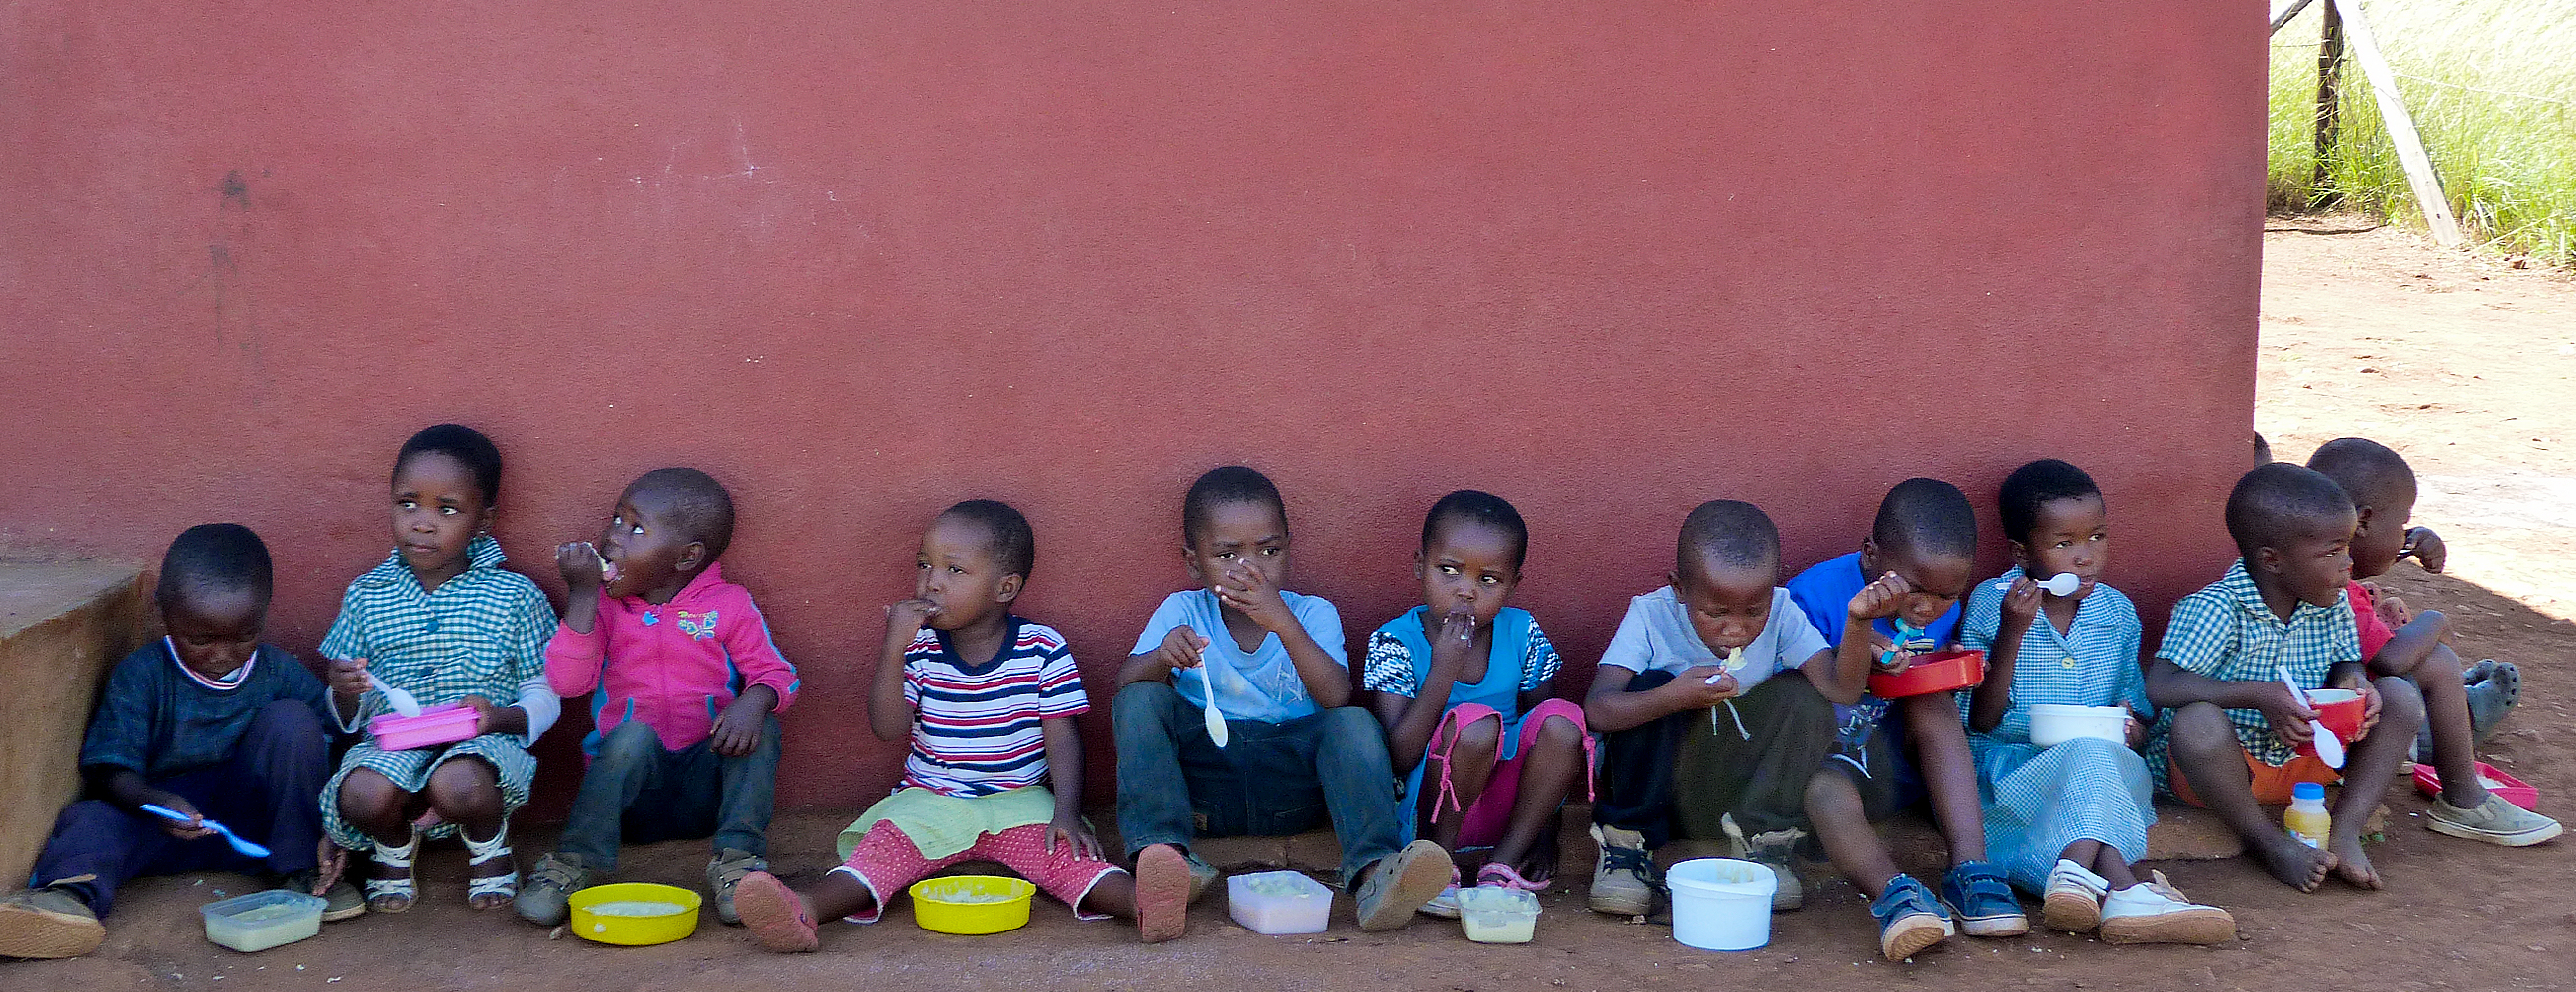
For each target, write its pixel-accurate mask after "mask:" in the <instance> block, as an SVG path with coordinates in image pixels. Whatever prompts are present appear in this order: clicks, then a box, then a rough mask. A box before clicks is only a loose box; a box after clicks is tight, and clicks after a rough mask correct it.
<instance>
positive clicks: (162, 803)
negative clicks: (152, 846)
mask: <svg viewBox="0 0 2576 992" xmlns="http://www.w3.org/2000/svg"><path fill="white" fill-rule="evenodd" d="M146 801H147V802H149V803H151V804H152V805H154V806H159V807H161V808H162V809H166V810H169V811H171V812H174V813H177V814H179V815H181V816H185V817H187V819H186V820H184V821H181V820H173V819H171V818H169V817H166V816H162V815H160V814H157V813H145V814H143V815H144V816H145V817H148V818H150V819H151V820H152V822H153V823H155V824H158V825H159V826H160V827H161V832H162V833H165V834H169V835H170V836H172V837H176V838H178V839H180V840H196V839H197V838H200V837H212V836H214V835H215V832H214V831H212V830H209V829H206V827H205V822H206V815H205V814H203V813H199V812H197V804H195V803H192V802H189V801H188V797H186V796H182V795H180V794H178V793H176V792H172V791H170V790H168V789H154V790H152V792H151V798H150V799H148V800H146Z"/></svg>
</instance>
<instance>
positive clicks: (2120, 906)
mask: <svg viewBox="0 0 2576 992" xmlns="http://www.w3.org/2000/svg"><path fill="white" fill-rule="evenodd" d="M2154 879H2155V880H2154V881H2151V882H2140V883H2138V884H2136V885H2132V886H2129V887H2128V888H2125V889H2121V890H2120V891H2117V892H2113V893H2111V894H2110V896H2109V897H2108V898H2105V899H2103V900H2102V941H2103V943H2107V944H2204V945H2206V944H2224V943H2227V942H2229V941H2232V940H2235V939H2236V917H2234V916H2232V915H2229V914H2228V912H2227V911H2226V910H2224V909H2220V908H2218V907H2216V906H2203V905H2201V904H2199V903H2195V902H2187V901H2185V900H2184V899H2183V897H2182V892H2181V891H2180V890H2177V889H2175V888H2174V887H2173V885H2172V883H2169V882H2167V881H2165V873H2163V872H2156V873H2154Z"/></svg>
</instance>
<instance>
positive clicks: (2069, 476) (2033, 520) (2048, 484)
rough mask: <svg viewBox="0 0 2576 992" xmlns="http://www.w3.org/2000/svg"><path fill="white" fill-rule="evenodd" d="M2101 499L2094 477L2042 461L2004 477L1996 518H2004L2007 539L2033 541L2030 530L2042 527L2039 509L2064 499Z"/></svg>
mask: <svg viewBox="0 0 2576 992" xmlns="http://www.w3.org/2000/svg"><path fill="white" fill-rule="evenodd" d="M2087 496H2090V497H2092V498H2094V499H2101V498H2102V487H2100V486H2096V485H2094V484H2093V477H2092V476H2089V475H2086V474H2084V470H2083V469H2080V468H2076V467H2075V466H2073V465H2069V464H2067V463H2065V462H2061V461H2058V460H2057V459H2054V458H2043V459H2040V460H2039V461H2035V462H2032V463H2030V464H2028V465H2024V466H2022V467H2020V468H2017V469H2014V470H2013V473H2012V474H2011V475H2007V476H2004V485H2003V489H2002V490H2001V491H1999V492H1997V493H1996V494H1995V511H1996V515H1997V516H1999V517H2002V518H2003V522H2004V536H2005V537H2008V538H2011V539H2013V540H2016V541H2024V542H2027V541H2029V540H2030V529H2031V527H2033V526H2035V525H2037V524H2038V523H2039V508H2040V507H2041V506H2042V505H2045V504H2047V503H2050V502H2054V501H2056V500H2061V499H2083V498H2085V497H2087Z"/></svg>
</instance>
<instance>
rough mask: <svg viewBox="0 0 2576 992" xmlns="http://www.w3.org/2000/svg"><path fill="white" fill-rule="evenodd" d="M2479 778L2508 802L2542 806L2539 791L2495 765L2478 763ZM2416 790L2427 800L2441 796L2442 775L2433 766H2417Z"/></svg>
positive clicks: (2488, 788)
mask: <svg viewBox="0 0 2576 992" xmlns="http://www.w3.org/2000/svg"><path fill="white" fill-rule="evenodd" d="M2478 777H2479V778H2482V779H2485V780H2486V782H2487V791H2488V792H2492V793H2495V794H2496V795H2499V796H2503V797H2504V801H2506V802H2509V803H2512V804H2514V805H2516V806H2520V807H2522V808H2524V809H2535V808H2536V807H2538V806H2539V804H2540V790H2539V789H2536V788H2533V787H2532V786H2530V785H2527V784H2525V783H2524V782H2523V781H2522V780H2521V779H2518V778H2515V777H2513V776H2512V775H2509V774H2506V773H2505V772H2503V771H2500V770H2498V769H2497V768H2496V766H2494V765H2490V764H2487V763H2486V762H2483V761H2481V762H2478ZM2415 790H2416V791H2418V792H2421V793H2423V794H2424V795H2425V797H2426V798H2431V797H2433V796H2438V795H2441V794H2442V773H2440V772H2438V771H2434V770H2433V766H2431V765H2426V764H2418V765H2416V766H2415Z"/></svg>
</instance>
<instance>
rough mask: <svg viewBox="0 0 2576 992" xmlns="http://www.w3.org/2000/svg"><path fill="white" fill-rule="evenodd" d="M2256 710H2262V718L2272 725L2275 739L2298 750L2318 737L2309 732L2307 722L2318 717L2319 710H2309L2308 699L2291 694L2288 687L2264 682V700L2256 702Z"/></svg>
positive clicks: (2301, 695)
mask: <svg viewBox="0 0 2576 992" xmlns="http://www.w3.org/2000/svg"><path fill="white" fill-rule="evenodd" d="M2254 708H2255V709H2258V710H2262V711H2263V719H2264V720H2265V721H2267V722H2269V723H2270V724H2271V725H2272V736H2275V737H2278V738H2280V739H2281V743H2283V744H2287V745H2290V746H2291V747H2299V746H2301V745H2304V744H2306V743H2308V739H2309V738H2310V737H2313V736H2315V735H2314V734H2313V733H2311V732H2310V731H2309V730H2308V721H2310V720H2314V719H2316V718H2317V711H2315V710H2312V709H2309V708H2308V700H2307V697H2306V696H2304V695H2303V694H2298V693H2293V692H2291V691H2290V687H2289V686H2286V685H2282V684H2281V683H2278V682H2265V683H2263V698H2262V699H2260V700H2257V701H2256V702H2255V704H2254Z"/></svg>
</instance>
